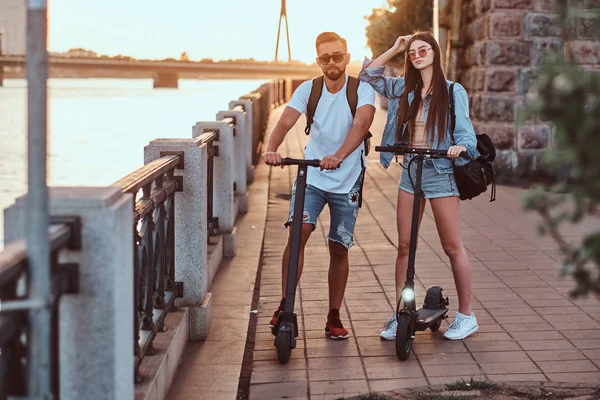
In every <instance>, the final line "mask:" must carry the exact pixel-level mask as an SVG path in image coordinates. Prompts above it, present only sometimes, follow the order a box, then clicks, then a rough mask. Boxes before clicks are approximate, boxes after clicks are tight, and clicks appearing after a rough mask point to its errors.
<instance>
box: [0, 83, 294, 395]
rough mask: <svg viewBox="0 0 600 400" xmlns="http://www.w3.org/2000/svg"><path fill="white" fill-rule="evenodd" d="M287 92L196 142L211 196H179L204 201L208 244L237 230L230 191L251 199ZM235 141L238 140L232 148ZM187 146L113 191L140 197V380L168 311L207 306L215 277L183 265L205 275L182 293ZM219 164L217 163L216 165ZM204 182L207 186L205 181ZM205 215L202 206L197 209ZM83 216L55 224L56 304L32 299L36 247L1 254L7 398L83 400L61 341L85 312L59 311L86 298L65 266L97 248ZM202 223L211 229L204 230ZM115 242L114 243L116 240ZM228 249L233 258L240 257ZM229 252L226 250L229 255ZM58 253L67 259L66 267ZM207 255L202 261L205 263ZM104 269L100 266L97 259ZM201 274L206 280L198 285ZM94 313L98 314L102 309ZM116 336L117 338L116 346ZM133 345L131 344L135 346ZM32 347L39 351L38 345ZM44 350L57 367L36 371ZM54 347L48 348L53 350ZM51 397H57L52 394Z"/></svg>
mask: <svg viewBox="0 0 600 400" xmlns="http://www.w3.org/2000/svg"><path fill="white" fill-rule="evenodd" d="M285 91H286V86H285V81H283V80H281V81H278V82H273V83H268V84H265V85H262V86H261V87H260V88H258V89H257V90H256V91H254V92H252V93H251V94H249V95H247V96H242V97H240V101H242V102H243V104H244V105H236V106H233V107H232V109H231V110H230V111H234V112H235V113H234V114H235V115H234V116H225V117H223V118H221V119H220V120H219V121H216V124H217V125H218V127H217V128H214V126H215V124H213V123H212V121H210V122H208V123H207V127H206V129H205V131H204V132H202V131H201V134H200V141H199V142H200V143H197V144H198V145H200V146H205V147H206V153H202V154H205V155H202V157H206V169H201V171H203V172H202V174H206V189H203V191H204V190H206V197H204V196H203V195H200V196H194V197H192V198H188V197H186V196H188V194H186V193H189V192H185V191H184V192H183V193H181V199H186V200H185V201H193V202H196V201H197V202H206V203H205V204H206V217H205V218H206V228H205V229H207V231H208V232H206V233H207V234H206V237H207V238H208V239H209V240H210V239H211V237H212V238H213V239H214V238H215V237H217V236H215V235H225V234H227V233H228V232H231V229H232V228H231V225H232V224H233V223H235V216H236V215H237V212H238V211H239V210H237V209H236V207H235V203H234V202H233V203H232V204H231V206H230V205H229V202H230V201H231V197H229V200H228V196H231V193H232V192H231V189H233V193H235V192H236V190H243V191H244V192H240V193H238V194H239V195H240V196H241V195H243V194H244V193H245V185H246V184H247V183H248V180H247V177H246V171H247V169H246V167H247V166H250V165H251V160H250V159H251V158H252V161H254V164H256V160H255V159H256V158H257V157H259V156H260V147H261V143H262V140H264V139H263V138H264V136H265V128H266V125H267V122H268V117H269V114H270V112H271V110H272V106H273V105H281V104H282V103H283V102H285V101H287V98H288V95H289V94H288V93H286V92H285ZM231 135H233V138H234V140H233V141H232V138H231ZM153 142H154V141H153ZM186 146H187V145H183V146H182V147H181V148H178V147H177V146H175V147H173V148H171V149H170V150H172V151H162V150H160V151H159V154H157V155H156V156H158V157H160V158H158V159H155V156H152V157H151V158H152V159H154V161H151V162H148V163H147V164H146V165H145V166H143V167H141V168H139V169H137V170H136V171H134V172H132V173H131V174H128V175H127V176H125V177H123V178H122V179H120V180H118V181H117V182H115V183H114V184H112V185H111V186H112V187H113V188H118V190H119V191H121V193H123V194H131V195H132V196H133V197H134V201H133V206H132V207H133V220H132V221H131V225H130V226H131V228H129V227H127V226H125V230H124V231H125V232H126V230H127V229H132V235H125V237H127V238H128V239H127V241H129V240H131V246H133V252H132V255H131V258H132V259H131V263H127V265H128V266H129V267H130V268H132V272H133V274H132V275H133V287H132V288H131V290H130V292H129V293H127V294H126V296H132V297H133V302H132V303H133V315H132V320H125V321H124V323H126V324H133V332H134V334H133V340H134V342H133V346H132V347H133V348H132V352H133V353H131V354H133V356H134V357H133V365H132V368H133V370H134V376H135V382H140V381H141V378H142V377H141V374H140V365H142V362H143V360H144V357H145V356H147V355H152V354H155V352H156V350H155V348H154V347H153V343H154V339H155V337H156V336H157V334H158V333H160V332H163V331H164V328H165V318H166V317H167V315H168V313H169V312H172V311H174V310H175V299H176V298H182V297H183V298H182V300H186V301H188V303H185V302H183V304H186V305H185V306H186V307H188V305H187V304H196V303H195V302H197V301H200V302H201V301H203V299H204V296H205V295H206V291H207V289H208V288H209V287H210V284H211V282H212V279H213V277H214V276H213V275H214V270H213V271H212V274H213V275H211V273H209V272H207V270H208V268H209V266H208V264H206V261H204V264H203V263H202V262H201V263H200V264H193V265H189V266H188V265H183V268H191V269H194V268H198V275H195V274H192V275H191V278H189V277H188V276H187V275H188V274H187V273H184V274H183V275H184V276H185V278H182V280H185V279H192V282H191V285H190V288H192V289H191V290H190V291H189V294H188V296H189V299H186V298H185V297H184V296H183V285H184V284H183V283H182V282H176V281H175V279H176V278H175V268H176V263H175V256H176V253H175V252H176V250H175V233H176V226H175V214H176V212H177V213H180V212H181V211H182V210H185V207H183V208H181V205H180V204H177V210H176V207H175V206H176V204H175V201H176V192H179V191H183V190H184V189H185V188H184V187H183V186H184V176H185V174H186V171H185V169H183V168H184V158H185V154H187V153H186V152H187V147H186ZM250 146H252V157H250V149H249V148H250ZM180 150H181V151H180ZM246 151H247V152H246ZM236 152H237V153H236ZM191 154H192V155H193V156H192V157H196V158H193V160H196V161H198V160H201V159H202V158H201V157H200V158H198V156H197V154H198V153H194V152H193V151H192V153H191ZM235 154H237V156H236V155H235ZM215 157H218V158H217V159H215ZM188 163H189V161H188ZM215 166H216V167H217V168H216V169H215ZM203 168H204V167H203ZM193 171H194V174H197V173H198V169H197V168H195V169H193ZM191 176H194V178H193V180H192V182H193V184H195V182H196V180H195V179H196V178H195V176H196V175H191ZM187 179H188V177H187V176H186V182H188V180H187ZM236 179H237V183H238V185H237V187H236ZM201 180H204V177H202V178H201ZM187 184H188V183H186V185H187ZM190 185H192V183H190ZM196 187H197V186H196ZM179 196H180V194H177V198H179ZM215 202H217V203H215ZM196 205H197V204H196ZM232 206H233V207H232ZM197 209H202V208H201V207H198V208H197ZM19 215H20V214H19ZM83 215H85V214H82V216H83ZM82 216H77V217H50V224H51V225H52V226H51V229H49V233H48V241H49V248H50V268H51V279H50V282H48V285H49V286H50V287H51V288H52V289H51V290H50V291H49V292H50V296H49V297H48V298H41V297H40V296H37V297H36V296H35V294H36V293H33V292H32V289H31V286H30V281H31V276H32V272H31V264H33V261H32V259H31V258H28V252H30V249H29V248H28V247H27V246H28V244H27V242H26V240H25V239H23V240H21V241H16V242H12V243H8V244H7V245H6V247H5V248H4V250H3V251H2V252H0V400H3V399H4V398H6V397H8V396H10V398H13V397H27V396H30V397H36V396H38V395H37V394H35V393H33V392H32V389H31V388H32V387H34V388H37V387H49V388H50V389H49V390H45V389H44V390H43V393H44V395H45V396H46V397H48V398H50V397H54V398H59V397H61V393H59V387H61V388H62V390H63V391H65V390H66V391H67V392H68V394H66V396H67V397H68V396H69V395H71V396H72V395H73V393H80V392H78V390H81V389H80V388H81V386H80V385H75V386H74V387H68V386H69V385H68V384H67V385H65V386H63V384H64V383H65V382H63V380H65V379H66V380H67V382H68V379H70V377H68V375H69V372H67V371H65V373H64V376H62V377H61V376H59V371H60V370H59V350H58V348H59V339H60V340H63V339H65V337H67V336H69V335H66V334H67V333H66V332H59V331H58V327H59V321H63V320H66V319H68V320H69V321H68V322H67V324H73V321H77V318H78V315H76V314H75V315H69V316H68V318H67V316H62V317H61V316H59V315H58V309H59V308H58V305H59V301H60V296H61V295H62V294H64V293H79V287H78V284H79V270H80V269H79V265H77V264H73V263H71V264H67V263H63V262H61V260H62V261H64V260H65V259H67V258H69V259H71V258H72V257H74V256H76V257H77V258H78V259H83V258H85V257H88V256H89V254H90V253H88V252H89V251H90V249H89V248H86V249H84V250H82V249H81V241H82V238H81V227H80V225H81V222H80V221H81V218H83V217H82ZM180 217H183V218H188V217H192V216H187V215H186V216H182V215H179V214H178V218H180ZM85 218H87V217H85ZM219 219H221V221H219ZM231 220H233V222H232V221H231ZM15 221H16V220H13V221H12V225H11V226H12V227H13V228H11V229H12V232H13V233H12V236H13V237H15V235H17V234H21V235H24V234H25V232H24V231H23V232H21V231H19V230H18V229H19V228H16V226H17V225H18V224H16V223H15ZM126 224H127V223H126ZM202 225H203V226H204V224H202ZM183 226H184V224H181V226H179V227H177V229H178V230H179V229H190V228H189V226H188V227H185V228H184V227H183ZM88 228H89V227H88ZM192 231H193V228H192ZM86 232H87V231H86ZM94 232H95V231H94ZM121 232H123V230H121ZM185 232H188V231H185ZM17 237H18V236H17ZM202 237H204V235H202ZM107 241H108V242H110V240H108V238H107ZM230 243H234V242H230ZM208 244H210V242H209V243H208ZM64 249H70V250H81V252H80V253H78V254H71V253H69V254H65V255H64V257H63V256H60V254H61V251H62V250H64ZM206 249H207V246H204V249H203V250H202V251H203V252H204V257H206V252H207V250H206ZM223 249H225V246H224V247H223ZM184 250H185V249H184ZM228 251H229V253H231V254H234V252H233V253H232V252H231V251H230V250H228ZM223 252H224V253H225V250H223ZM229 253H228V254H229ZM94 254H96V253H94ZM188 255H189V254H188ZM59 256H60V257H61V260H59ZM178 257H179V255H178ZM194 257H195V255H194ZM128 258H129V256H128V257H126V259H128ZM184 258H185V257H184ZM201 258H202V256H200V257H199V258H198V259H201ZM178 260H179V259H178ZM99 265H102V263H101V262H99ZM86 267H89V266H88V265H82V266H81V270H82V272H81V274H82V275H81V276H82V282H83V277H87V276H88V275H87V274H86V270H85V268H86ZM126 268H127V266H126ZM178 268H179V267H178ZM196 276H197V277H198V278H196ZM200 276H203V277H202V278H200ZM194 279H196V281H194ZM201 280H204V281H203V282H205V284H206V285H207V287H204V288H203V287H202V284H201V283H200V282H201ZM188 283H190V282H188V281H186V283H185V284H186V285H188ZM88 284H89V282H88V283H86V285H88ZM102 284H107V283H102ZM84 287H85V288H87V286H85V285H82V288H84ZM127 287H129V285H128V286H127ZM198 288H200V289H198ZM86 290H87V289H86ZM196 291H197V293H196ZM109 292H111V291H109ZM122 292H123V291H121V293H122ZM80 296H82V297H81V298H80V297H77V298H74V300H75V301H76V302H79V301H81V300H83V298H85V300H89V297H93V294H92V293H89V292H85V291H83V290H82V292H81V293H80ZM194 296H195V297H194ZM69 300H71V299H69ZM190 302H191V303H190ZM69 304H70V303H69ZM69 304H63V306H69ZM75 310H77V309H75ZM89 311H90V310H88V312H89ZM76 312H77V311H76ZM92 312H93V313H95V310H94V311H92ZM40 313H47V315H48V321H50V322H49V324H50V326H49V329H42V330H40V331H37V330H36V329H33V328H32V326H33V325H32V322H31V321H32V318H33V317H32V315H33V316H39V315H40ZM94 316H95V318H102V317H101V314H99V315H97V316H96V314H94ZM113 323H114V321H113ZM67 326H71V325H67ZM59 334H60V338H59ZM195 334H196V333H195ZM64 335H66V336H64ZM61 338H62V339H61ZM118 339H119V338H117V339H116V340H114V341H115V342H118ZM121 339H122V338H121ZM92 340H93V339H92ZM125 340H127V341H129V340H130V339H125ZM34 344H38V345H37V347H36V345H34ZM63 344H64V343H63ZM74 345H75V344H74ZM39 346H45V347H44V351H46V352H47V353H48V354H50V362H49V365H48V363H46V364H44V365H42V366H41V367H38V366H36V363H35V362H34V361H35V357H31V355H34V356H35V354H36V349H38V350H39ZM46 346H47V347H46ZM48 349H49V351H47V350H48ZM106 351H108V352H110V351H113V350H112V349H110V348H107V349H106ZM74 355H77V353H74ZM65 357H66V358H64V359H63V360H64V362H65V363H68V365H71V364H70V360H71V359H72V357H73V355H71V354H68V355H65ZM110 362H113V361H112V360H111V361H110ZM130 362H131V361H128V362H127V364H128V365H130V364H129V363H130ZM63 367H64V366H63ZM111 367H112V368H114V364H111ZM38 368H44V371H45V372H44V373H38V372H39V371H38ZM81 368H83V369H85V373H82V374H81V375H82V376H90V373H92V374H93V373H97V372H98V371H99V370H97V366H94V367H93V368H92V367H91V366H87V365H86V366H81ZM100 370H101V371H100V372H101V373H108V372H107V370H106V369H102V368H100ZM61 379H62V380H61ZM120 379H122V378H121V377H117V380H120ZM48 381H49V383H48ZM61 382H62V383H61ZM131 384H133V383H131ZM125 386H126V385H125ZM84 390H85V388H84ZM111 390H114V388H111ZM48 391H50V393H47V392H48ZM38 392H39V390H38ZM111 393H115V392H111ZM38 397H39V396H38Z"/></svg>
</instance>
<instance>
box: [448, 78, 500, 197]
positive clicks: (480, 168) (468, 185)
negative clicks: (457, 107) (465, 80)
mask: <svg viewBox="0 0 600 400" xmlns="http://www.w3.org/2000/svg"><path fill="white" fill-rule="evenodd" d="M448 96H449V99H448V100H449V101H448V102H449V105H450V118H451V130H450V134H451V135H452V143H456V142H455V141H454V128H455V126H456V114H455V111H454V83H452V84H451V85H450V89H449V91H448ZM476 138H477V151H478V152H479V154H481V156H480V157H478V158H477V159H475V160H470V161H469V162H468V163H467V164H465V165H454V179H455V180H456V186H457V187H458V192H459V193H460V199H461V200H467V199H469V200H470V199H472V198H473V197H477V196H479V195H480V194H481V193H483V192H485V191H486V190H487V187H488V185H489V184H490V183H491V184H492V192H491V194H490V201H494V200H496V179H495V177H496V174H495V172H494V167H493V165H492V163H493V162H494V159H495V158H496V148H495V147H494V143H493V142H492V140H491V139H490V138H489V137H488V135H486V134H485V133H482V134H478V135H476Z"/></svg>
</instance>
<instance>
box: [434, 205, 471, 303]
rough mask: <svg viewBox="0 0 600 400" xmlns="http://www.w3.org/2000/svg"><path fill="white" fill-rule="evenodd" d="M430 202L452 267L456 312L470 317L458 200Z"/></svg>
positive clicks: (468, 270) (468, 279) (468, 273)
mask: <svg viewBox="0 0 600 400" xmlns="http://www.w3.org/2000/svg"><path fill="white" fill-rule="evenodd" d="M430 201H431V209H432V210H433V217H434V218H435V224H436V227H437V231H438V234H439V236H440V241H441V243H442V248H443V249H444V252H445V253H446V255H448V258H449V259H450V265H451V266H452V273H453V274H454V284H455V285H456V291H457V292H458V311H459V312H460V313H461V314H464V315H471V267H470V265H469V259H468V258H467V252H466V251H465V248H464V246H463V242H462V238H461V236H460V216H459V210H458V206H459V199H458V197H441V198H437V199H431V200H430Z"/></svg>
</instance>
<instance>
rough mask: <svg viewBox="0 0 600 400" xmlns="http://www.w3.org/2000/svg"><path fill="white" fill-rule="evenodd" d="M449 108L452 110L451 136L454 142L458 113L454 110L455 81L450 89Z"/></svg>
mask: <svg viewBox="0 0 600 400" xmlns="http://www.w3.org/2000/svg"><path fill="white" fill-rule="evenodd" d="M448 109H449V110H450V136H451V137H452V143H455V142H454V128H455V127H456V113H455V111H454V82H452V83H451V84H450V88H449V89H448Z"/></svg>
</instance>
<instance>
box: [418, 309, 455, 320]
mask: <svg viewBox="0 0 600 400" xmlns="http://www.w3.org/2000/svg"><path fill="white" fill-rule="evenodd" d="M447 312H448V309H447V308H437V309H431V308H421V309H420V310H419V315H418V316H417V323H418V324H430V323H432V322H433V321H435V320H436V319H438V318H439V317H441V316H442V315H444V314H446V313H447Z"/></svg>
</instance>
